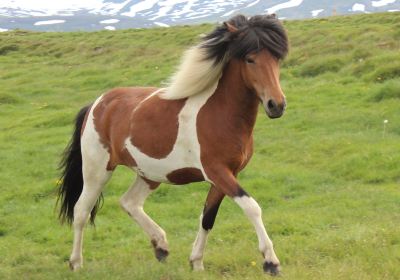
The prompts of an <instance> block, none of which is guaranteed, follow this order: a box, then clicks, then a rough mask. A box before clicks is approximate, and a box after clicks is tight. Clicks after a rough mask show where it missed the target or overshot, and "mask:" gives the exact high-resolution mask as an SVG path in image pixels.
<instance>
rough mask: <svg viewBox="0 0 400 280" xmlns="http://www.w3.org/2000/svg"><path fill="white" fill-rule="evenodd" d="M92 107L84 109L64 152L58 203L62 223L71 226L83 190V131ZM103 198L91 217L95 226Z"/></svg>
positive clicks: (76, 121)
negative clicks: (75, 207)
mask: <svg viewBox="0 0 400 280" xmlns="http://www.w3.org/2000/svg"><path fill="white" fill-rule="evenodd" d="M90 106H91V105H89V106H86V107H84V108H82V109H81V110H80V111H79V113H78V115H77V116H76V120H75V130H74V134H73V136H72V139H71V141H70V143H69V144H68V146H67V148H66V149H65V151H64V154H63V157H62V160H61V163H60V167H59V168H60V169H61V171H62V173H61V178H60V181H59V182H61V183H60V187H59V189H58V199H57V203H58V202H59V201H61V208H60V213H59V218H60V220H61V222H62V223H63V222H65V221H67V222H68V224H71V223H72V221H73V220H74V206H75V204H76V202H77V201H78V198H79V196H80V195H81V193H82V189H83V175H82V154H81V129H82V125H83V122H84V120H85V115H86V113H87V111H88V110H89V108H90ZM101 200H102V196H101V197H100V198H99V200H98V201H97V202H96V205H95V206H94V207H93V210H92V212H91V215H90V223H91V224H94V219H95V217H96V212H97V210H98V208H99V205H100V202H101Z"/></svg>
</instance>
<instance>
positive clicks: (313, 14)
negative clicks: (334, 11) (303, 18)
mask: <svg viewBox="0 0 400 280" xmlns="http://www.w3.org/2000/svg"><path fill="white" fill-rule="evenodd" d="M323 11H324V9H319V10H313V11H311V15H312V16H313V17H317V16H318V15H319V14H320V13H322V12H323Z"/></svg>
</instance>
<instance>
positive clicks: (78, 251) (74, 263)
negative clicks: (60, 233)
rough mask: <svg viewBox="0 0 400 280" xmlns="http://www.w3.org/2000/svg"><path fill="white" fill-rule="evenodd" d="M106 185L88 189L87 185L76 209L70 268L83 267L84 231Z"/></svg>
mask: <svg viewBox="0 0 400 280" xmlns="http://www.w3.org/2000/svg"><path fill="white" fill-rule="evenodd" d="M103 185H104V184H101V185H99V186H96V187H88V186H87V185H85V186H84V187H83V191H82V194H81V196H80V197H79V199H78V201H77V203H76V204H75V207H74V223H73V226H74V243H73V247H72V253H71V257H70V261H69V263H70V268H71V269H72V270H77V269H79V268H81V267H82V263H83V260H82V241H83V229H84V227H85V224H86V222H87V221H88V219H89V216H90V212H91V211H92V209H93V207H94V205H95V203H96V201H97V199H98V197H99V196H100V193H101V189H102V187H103Z"/></svg>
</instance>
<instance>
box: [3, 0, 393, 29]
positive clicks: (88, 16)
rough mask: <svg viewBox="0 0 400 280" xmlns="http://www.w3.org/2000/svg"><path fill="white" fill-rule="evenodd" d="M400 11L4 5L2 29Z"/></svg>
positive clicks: (256, 1) (342, 1)
mask: <svg viewBox="0 0 400 280" xmlns="http://www.w3.org/2000/svg"><path fill="white" fill-rule="evenodd" d="M399 10H400V1H398V0H377V1H370V0H351V1H347V0H338V1H317V0H286V1H285V0H269V1H262V0H228V1H225V0H164V1H156V0H145V1H136V0H91V1H81V0H70V1H66V0H64V1H46V0H41V1H29V0H2V1H1V6H0V28H2V29H3V31H5V30H10V29H16V28H19V29H27V30H40V31H72V30H100V29H104V28H105V29H110V30H113V29H124V28H142V27H151V26H164V27H166V26H170V25H177V24H180V25H182V24H195V23H202V22H216V21H222V20H226V19H228V18H229V17H230V16H232V15H234V14H237V13H244V14H247V15H254V14H260V13H277V14H278V15H279V17H281V18H286V19H299V18H310V17H326V16H330V15H342V14H349V13H373V12H384V11H399ZM107 20H108V21H110V20H113V21H111V23H108V22H107ZM104 21H106V22H104ZM0 31H1V30H0Z"/></svg>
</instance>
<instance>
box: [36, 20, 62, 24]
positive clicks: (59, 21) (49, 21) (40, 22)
mask: <svg viewBox="0 0 400 280" xmlns="http://www.w3.org/2000/svg"><path fill="white" fill-rule="evenodd" d="M64 22H65V20H63V19H53V20H42V21H37V22H35V23H34V24H33V25H49V24H59V23H64Z"/></svg>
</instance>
